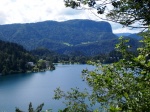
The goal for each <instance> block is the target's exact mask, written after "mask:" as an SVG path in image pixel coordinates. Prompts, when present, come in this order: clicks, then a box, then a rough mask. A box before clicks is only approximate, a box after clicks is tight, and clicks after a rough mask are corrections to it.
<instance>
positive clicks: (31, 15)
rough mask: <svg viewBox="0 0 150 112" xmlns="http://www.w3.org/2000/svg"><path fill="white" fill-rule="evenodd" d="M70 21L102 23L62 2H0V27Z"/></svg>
mask: <svg viewBox="0 0 150 112" xmlns="http://www.w3.org/2000/svg"><path fill="white" fill-rule="evenodd" d="M70 19H90V20H94V21H102V20H100V19H99V18H98V17H96V16H95V15H93V14H92V13H91V12H90V11H88V10H74V9H71V8H66V7H65V6H64V2H63V0H0V25H4V24H12V23H35V22H40V21H47V20H53V21H66V20H70ZM110 24H111V25H112V29H113V32H114V33H137V32H139V30H137V29H129V28H127V27H125V28H123V27H122V26H121V25H119V24H116V23H112V22H110Z"/></svg>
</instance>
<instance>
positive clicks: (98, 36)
mask: <svg viewBox="0 0 150 112" xmlns="http://www.w3.org/2000/svg"><path fill="white" fill-rule="evenodd" d="M0 39H1V40H4V41H9V42H15V43H18V44H20V45H23V46H24V48H26V49H27V50H34V49H36V48H39V47H44V48H47V49H49V50H53V51H56V52H58V53H61V54H69V53H71V52H75V51H80V52H83V54H85V55H96V54H99V53H108V52H110V51H112V50H113V49H114V46H115V44H116V43H117V40H118V39H117V36H116V35H114V34H113V33H112V28H111V25H110V24H109V23H108V22H104V21H101V22H97V21H91V20H69V21H64V22H56V21H45V22H38V23H27V24H10V25H0Z"/></svg>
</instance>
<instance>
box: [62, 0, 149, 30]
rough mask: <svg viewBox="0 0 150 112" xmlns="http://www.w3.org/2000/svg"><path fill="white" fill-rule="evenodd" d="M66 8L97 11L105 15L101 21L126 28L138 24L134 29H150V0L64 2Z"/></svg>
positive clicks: (66, 0) (72, 0)
mask: <svg viewBox="0 0 150 112" xmlns="http://www.w3.org/2000/svg"><path fill="white" fill-rule="evenodd" d="M64 3H65V5H66V7H71V8H73V9H81V10H86V9H87V10H92V9H96V10H97V14H98V15H100V14H105V15H106V18H104V17H102V16H98V15H96V14H95V13H94V12H92V13H93V14H94V15H96V16H97V17H99V18H100V19H104V20H108V21H113V22H115V23H120V24H122V25H125V26H130V25H133V24H134V23H138V25H136V26H131V27H133V28H140V27H141V28H148V26H147V25H149V24H150V15H149V13H150V10H149V9H150V0H64Z"/></svg>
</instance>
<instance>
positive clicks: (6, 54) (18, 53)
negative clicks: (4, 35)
mask: <svg viewBox="0 0 150 112" xmlns="http://www.w3.org/2000/svg"><path fill="white" fill-rule="evenodd" d="M35 61H36V59H35V57H34V56H32V55H31V54H30V53H29V52H28V51H26V50H25V49H24V48H23V47H22V46H20V45H18V44H15V43H10V42H4V41H1V40H0V73H1V74H3V75H5V74H12V73H22V72H26V71H27V70H28V68H27V62H35Z"/></svg>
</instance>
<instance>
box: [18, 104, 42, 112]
mask: <svg viewBox="0 0 150 112" xmlns="http://www.w3.org/2000/svg"><path fill="white" fill-rule="evenodd" d="M43 106H44V103H42V104H40V105H39V106H38V107H37V108H36V109H35V110H34V108H33V107H32V103H31V102H30V104H29V108H28V112H41V111H42V108H43ZM16 112H23V111H22V110H20V109H19V108H16Z"/></svg>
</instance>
